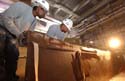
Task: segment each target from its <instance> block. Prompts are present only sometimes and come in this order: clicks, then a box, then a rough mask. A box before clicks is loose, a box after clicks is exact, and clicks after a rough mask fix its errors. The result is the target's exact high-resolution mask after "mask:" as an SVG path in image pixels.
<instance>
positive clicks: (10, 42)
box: [0, 0, 49, 81]
mask: <svg viewBox="0 0 125 81" xmlns="http://www.w3.org/2000/svg"><path fill="white" fill-rule="evenodd" d="M48 11H49V4H48V2H47V1H46V0H34V1H33V2H32V6H29V5H27V4H25V3H23V2H16V3H14V4H12V5H11V6H10V7H9V8H8V9H7V10H5V11H4V12H3V13H2V14H0V54H3V55H0V61H1V62H3V63H4V65H5V72H6V73H5V74H6V76H5V77H4V78H5V79H6V80H5V81H17V80H18V76H17V75H16V70H17V60H18V56H19V51H18V47H17V41H16V40H17V39H24V38H25V36H24V33H23V32H24V31H29V30H30V31H33V30H34V27H35V25H36V16H38V17H39V18H43V17H45V15H46V13H47V12H48ZM1 45H2V46H1ZM1 48H2V49H1ZM1 56H2V57H1ZM1 58H2V59H3V60H1ZM1 62H0V64H1ZM1 73H2V72H0V75H1ZM0 81H4V80H3V78H2V79H1V78H0Z"/></svg>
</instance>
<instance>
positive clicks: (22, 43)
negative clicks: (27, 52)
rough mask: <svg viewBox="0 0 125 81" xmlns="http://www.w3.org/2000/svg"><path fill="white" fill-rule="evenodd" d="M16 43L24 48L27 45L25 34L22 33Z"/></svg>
mask: <svg viewBox="0 0 125 81" xmlns="http://www.w3.org/2000/svg"><path fill="white" fill-rule="evenodd" d="M18 42H19V45H20V46H26V45H27V32H26V31H25V32H23V33H21V34H20V36H19V38H18Z"/></svg>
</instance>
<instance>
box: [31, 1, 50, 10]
mask: <svg viewBox="0 0 125 81" xmlns="http://www.w3.org/2000/svg"><path fill="white" fill-rule="evenodd" d="M32 6H33V7H34V6H41V7H42V8H43V9H44V10H45V11H47V12H48V11H49V3H48V2H47V1H46V0H32Z"/></svg>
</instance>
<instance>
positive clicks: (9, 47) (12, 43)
mask: <svg viewBox="0 0 125 81" xmlns="http://www.w3.org/2000/svg"><path fill="white" fill-rule="evenodd" d="M0 30H2V29H1V28H0ZM3 30H4V31H5V34H3V38H4V40H5V41H4V44H3V46H4V49H3V53H4V55H3V58H4V67H5V74H6V76H5V78H6V81H17V79H18V77H17V76H16V70H17V61H18V56H19V51H18V48H17V47H16V38H15V37H14V36H13V35H11V34H10V33H9V32H8V31H6V30H5V29H3ZM3 30H2V31H3ZM1 39H2V38H1Z"/></svg>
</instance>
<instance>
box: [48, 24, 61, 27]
mask: <svg viewBox="0 0 125 81" xmlns="http://www.w3.org/2000/svg"><path fill="white" fill-rule="evenodd" d="M59 26H60V25H59V24H53V25H51V26H50V27H51V28H57V27H59Z"/></svg>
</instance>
